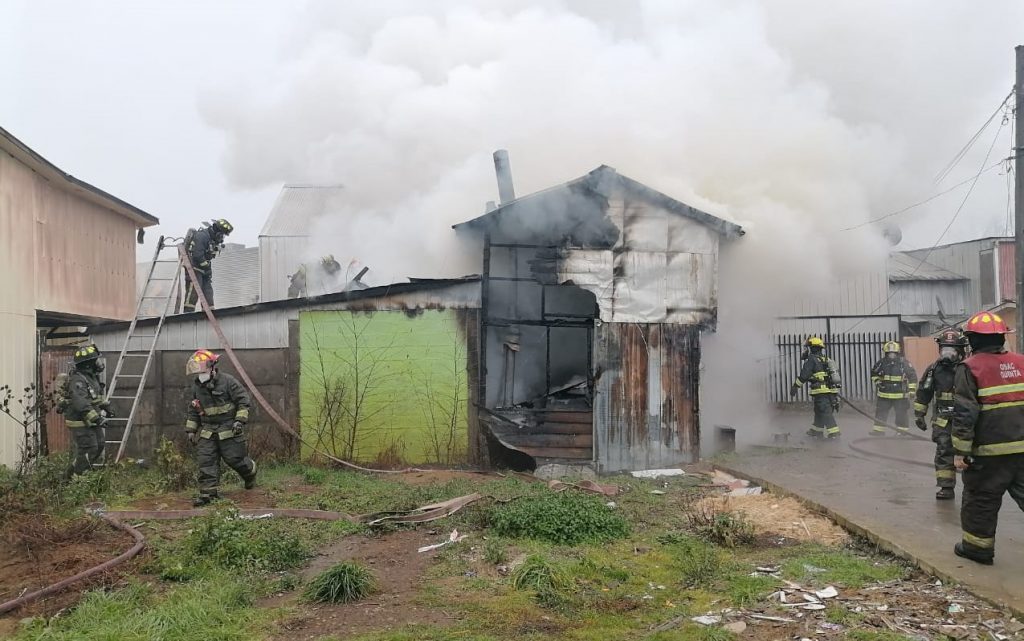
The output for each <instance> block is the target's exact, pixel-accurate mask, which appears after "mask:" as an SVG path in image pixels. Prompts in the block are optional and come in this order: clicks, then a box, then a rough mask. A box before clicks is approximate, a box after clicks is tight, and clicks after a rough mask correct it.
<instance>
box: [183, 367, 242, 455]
mask: <svg viewBox="0 0 1024 641" xmlns="http://www.w3.org/2000/svg"><path fill="white" fill-rule="evenodd" d="M197 402H198V403H197ZM249 405H250V401H249V392H247V391H246V389H245V387H243V386H242V384H241V383H239V382H238V380H237V379H236V378H235V377H234V376H232V375H230V374H225V373H224V372H220V371H218V372H217V376H216V377H215V378H214V379H213V385H211V386H207V385H202V384H200V383H197V382H195V381H193V383H192V403H190V404H189V408H188V416H187V418H186V420H185V431H186V432H196V431H198V432H199V436H200V437H201V438H210V437H211V436H213V434H218V435H219V436H220V438H222V439H224V438H230V437H231V436H232V435H233V432H232V430H231V425H232V423H234V422H235V421H239V422H241V423H247V422H248V421H249Z"/></svg>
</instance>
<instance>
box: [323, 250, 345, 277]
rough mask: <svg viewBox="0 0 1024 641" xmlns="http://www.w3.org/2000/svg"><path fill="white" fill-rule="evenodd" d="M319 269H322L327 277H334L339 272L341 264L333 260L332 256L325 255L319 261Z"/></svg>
mask: <svg viewBox="0 0 1024 641" xmlns="http://www.w3.org/2000/svg"><path fill="white" fill-rule="evenodd" d="M320 268H321V269H323V270H324V272H325V273H326V274H327V275H328V276H334V275H335V274H337V273H338V272H340V271H341V263H339V262H338V261H337V260H335V259H334V254H327V255H326V256H324V257H323V258H321V259H320Z"/></svg>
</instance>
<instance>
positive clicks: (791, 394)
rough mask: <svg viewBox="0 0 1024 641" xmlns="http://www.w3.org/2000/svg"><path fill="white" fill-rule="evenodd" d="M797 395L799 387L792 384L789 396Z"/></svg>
mask: <svg viewBox="0 0 1024 641" xmlns="http://www.w3.org/2000/svg"><path fill="white" fill-rule="evenodd" d="M799 393H800V387H799V386H798V385H797V384H796V383H794V384H793V387H791V388H789V395H790V396H796V395H797V394H799Z"/></svg>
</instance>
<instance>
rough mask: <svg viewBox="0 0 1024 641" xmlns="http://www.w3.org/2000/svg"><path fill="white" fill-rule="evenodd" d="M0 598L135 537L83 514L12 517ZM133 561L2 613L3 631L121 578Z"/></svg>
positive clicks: (0, 568)
mask: <svg viewBox="0 0 1024 641" xmlns="http://www.w3.org/2000/svg"><path fill="white" fill-rule="evenodd" d="M0 536H2V541H3V545H2V546H0V602H6V601H9V600H11V599H14V598H17V597H18V596H20V595H22V594H24V593H26V592H32V591H34V590H38V589H40V588H43V587H46V586H48V585H51V584H53V583H56V582H57V581H60V580H61V579H65V578H67V577H70V576H73V575H75V574H78V573H79V572H82V571H84V570H87V569H89V568H91V567H94V566H96V565H99V564H100V563H103V562H104V561H108V560H110V559H112V558H114V557H115V556H117V555H119V554H121V553H122V552H124V551H125V550H127V549H128V548H130V547H131V545H132V538H131V537H130V536H128V535H127V534H125V533H123V532H120V531H118V530H116V529H114V528H112V527H111V526H109V525H107V524H106V523H104V522H102V521H99V520H95V519H90V518H88V517H82V518H80V519H76V520H74V521H71V522H70V523H55V522H53V521H51V520H50V519H48V518H46V517H41V516H38V515H33V516H25V517H22V518H18V519H13V520H12V521H11V522H10V523H8V525H7V527H5V528H4V530H3V532H2V533H0ZM132 567H133V566H132V564H130V563H129V564H128V565H127V566H122V568H118V569H115V570H112V571H111V572H109V573H106V574H104V575H100V576H97V577H94V578H93V579H91V580H88V581H83V582H82V583H79V584H76V585H75V586H73V587H72V588H71V589H69V590H67V591H64V592H62V593H59V594H56V595H54V596H52V597H48V598H45V599H41V600H39V601H36V602H34V603H32V604H29V605H28V606H25V607H23V608H20V609H19V610H17V611H16V612H14V613H12V614H9V615H7V616H5V617H0V637H3V636H6V634H7V633H10V632H13V630H14V629H15V627H16V625H17V621H18V620H19V619H22V618H25V617H31V616H38V615H43V616H52V615H53V614H55V613H56V612H58V611H59V610H61V609H62V608H66V607H68V606H70V605H72V604H74V603H75V602H77V601H78V599H79V597H80V595H81V593H82V592H83V591H84V590H88V589H91V588H95V587H96V586H99V585H109V584H113V583H117V582H118V581H119V579H120V577H121V576H122V575H123V573H124V572H131V571H132Z"/></svg>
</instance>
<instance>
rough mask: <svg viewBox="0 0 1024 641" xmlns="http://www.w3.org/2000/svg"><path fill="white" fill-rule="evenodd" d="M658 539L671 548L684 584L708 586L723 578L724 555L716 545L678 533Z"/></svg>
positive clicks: (696, 586)
mask: <svg viewBox="0 0 1024 641" xmlns="http://www.w3.org/2000/svg"><path fill="white" fill-rule="evenodd" d="M658 540H659V542H661V543H662V544H664V545H666V546H667V547H668V548H669V550H670V552H671V554H672V556H673V559H674V562H675V565H676V567H678V569H679V573H680V575H681V580H682V583H683V585H684V586H686V587H689V588H706V587H709V586H711V585H712V584H714V582H715V581H716V580H718V579H719V578H721V575H722V574H723V567H722V557H721V555H720V554H719V551H718V549H717V548H715V546H713V545H710V544H708V543H706V542H704V541H701V540H699V539H695V538H693V537H686V536H680V535H678V534H669V535H665V536H662V537H659V539H658Z"/></svg>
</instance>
